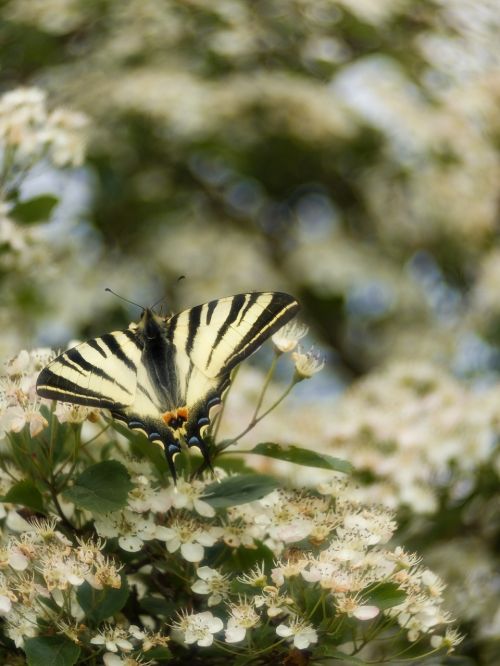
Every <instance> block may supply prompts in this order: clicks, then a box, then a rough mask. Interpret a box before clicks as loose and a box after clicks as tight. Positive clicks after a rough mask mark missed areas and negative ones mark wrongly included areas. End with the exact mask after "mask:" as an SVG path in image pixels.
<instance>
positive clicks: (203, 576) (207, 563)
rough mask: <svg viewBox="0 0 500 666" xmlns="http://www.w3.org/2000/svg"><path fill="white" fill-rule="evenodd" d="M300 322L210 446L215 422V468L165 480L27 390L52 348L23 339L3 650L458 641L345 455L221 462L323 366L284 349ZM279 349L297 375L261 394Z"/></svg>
mask: <svg viewBox="0 0 500 666" xmlns="http://www.w3.org/2000/svg"><path fill="white" fill-rule="evenodd" d="M304 332H305V331H304V330H302V329H301V328H297V327H295V328H294V327H288V328H286V329H285V330H283V331H281V332H280V333H279V334H278V335H276V336H275V344H276V348H275V349H276V353H275V360H274V362H273V363H272V365H271V368H270V372H269V373H268V377H267V379H266V380H265V381H264V383H263V388H262V391H261V394H260V397H259V400H258V402H257V405H256V409H255V412H254V416H253V418H252V420H251V422H250V423H249V424H248V426H247V427H246V428H244V429H243V431H242V434H241V435H238V436H236V437H234V438H233V439H232V440H223V441H220V442H219V441H217V437H216V431H213V432H212V437H213V439H212V443H211V450H212V456H213V462H214V465H215V469H214V473H213V475H212V473H208V472H206V471H205V472H203V471H201V470H199V471H198V473H194V474H193V473H191V472H190V470H189V468H190V465H189V464H188V463H189V462H190V461H189V458H185V459H184V460H183V461H182V464H179V469H180V470H181V475H180V478H179V479H178V482H177V485H174V483H173V481H172V479H171V478H169V477H168V474H167V463H166V460H165V459H164V458H163V457H162V454H161V453H160V451H159V449H157V448H156V447H155V445H154V444H151V443H150V442H148V441H147V440H146V439H145V438H143V437H142V436H141V435H136V434H133V433H132V432H131V431H128V430H127V429H125V428H122V427H120V428H119V430H120V432H119V433H118V432H116V431H115V430H114V429H113V428H114V426H113V424H112V422H111V421H110V420H109V418H108V417H107V416H106V415H105V414H100V413H97V412H96V411H94V410H90V409H88V408H80V407H76V406H66V405H62V404H51V403H50V401H46V400H42V399H40V398H38V397H37V396H36V393H35V382H36V377H37V375H38V372H39V370H40V369H41V367H42V366H43V365H45V363H46V362H47V361H48V360H49V359H50V358H51V356H52V353H51V352H50V351H48V350H44V349H40V350H35V351H33V352H27V351H23V352H21V353H19V354H18V355H17V356H16V357H15V358H14V359H12V360H11V361H9V362H8V363H7V364H6V365H5V367H4V369H3V374H2V377H1V395H0V400H1V402H0V426H1V432H2V449H1V455H0V487H1V494H2V495H1V496H2V505H1V506H2V533H1V543H0V614H1V616H2V631H3V641H2V646H3V647H2V650H3V652H2V654H3V656H4V659H11V658H15V655H21V654H23V653H24V654H25V655H26V658H27V660H28V663H29V664H31V665H33V666H38V665H40V666H41V665H42V664H44V663H45V662H46V661H47V660H48V659H50V660H55V659H57V660H58V661H57V663H58V664H60V665H61V666H72V665H73V664H83V663H85V664H88V663H91V664H98V663H104V664H106V666H116V665H118V664H124V665H125V664H126V665H127V666H131V665H132V664H140V663H168V662H169V661H172V662H173V663H179V661H180V662H185V661H187V660H191V659H197V658H198V657H199V658H200V659H202V660H203V662H204V663H206V664H218V663H221V661H222V660H225V659H226V660H227V658H228V656H230V657H231V659H232V660H233V663H246V662H247V661H248V659H252V660H254V661H255V663H263V664H264V663H269V660H270V659H276V660H286V659H298V658H299V657H298V656H293V655H295V654H296V653H297V654H298V653H301V654H302V655H303V659H304V660H305V662H304V663H311V664H314V663H318V664H319V663H322V662H323V661H324V660H325V659H330V658H331V659H339V658H343V659H344V658H345V659H346V660H348V659H351V658H361V659H363V658H366V657H368V656H370V657H371V658H373V657H378V658H382V660H383V661H385V662H386V663H390V662H391V659H392V656H393V655H394V656H396V655H397V654H398V653H399V651H400V650H402V649H405V648H404V646H405V645H406V646H407V648H406V649H408V650H410V651H411V654H412V655H415V658H417V656H418V658H421V657H422V656H423V655H428V654H431V655H432V654H436V653H443V652H446V651H450V650H452V649H453V648H454V647H455V645H456V644H458V643H459V642H460V640H461V639H460V636H459V635H458V634H457V632H456V631H455V629H453V627H452V626H451V625H450V617H449V615H448V613H447V612H446V611H445V610H444V609H443V589H444V585H443V583H442V581H441V580H440V579H439V578H438V577H437V576H436V575H435V574H434V573H433V572H432V571H431V570H429V569H428V568H427V567H425V566H424V565H423V564H422V563H421V561H420V559H419V557H418V556H417V555H415V554H411V553H409V552H407V551H406V550H405V549H404V548H403V547H401V546H394V545H391V544H390V540H391V537H392V536H393V534H394V531H395V529H396V523H395V521H394V516H393V515H392V513H391V512H390V511H388V510H386V509H384V508H382V507H381V506H376V505H369V504H363V503H360V502H359V501H358V500H357V499H356V498H355V488H354V487H353V486H352V482H350V481H349V479H348V477H347V476H346V475H345V473H347V472H348V471H349V469H350V467H349V465H348V463H346V462H344V461H341V460H339V459H336V458H332V457H331V456H327V455H324V454H320V453H316V454H315V453H313V452H312V451H308V450H306V449H301V448H299V447H288V448H286V449H281V448H280V447H279V445H277V444H270V443H263V444H259V445H257V446H256V447H254V449H252V453H254V454H257V453H258V454H259V455H261V456H270V457H271V458H278V459H279V458H283V459H285V460H291V461H293V462H295V463H296V464H299V465H301V464H302V465H307V466H308V467H309V469H310V471H311V472H312V471H313V470H314V468H316V469H321V468H323V469H329V470H331V471H332V473H334V474H335V480H334V481H331V482H330V483H328V484H321V483H320V484H318V485H317V486H316V487H315V488H311V489H308V490H306V489H303V488H302V489H301V488H294V487H292V486H290V485H289V484H287V483H286V481H285V479H280V478H279V477H277V476H269V475H264V474H259V473H256V472H255V471H252V469H251V468H249V467H248V468H247V467H245V470H244V471H241V472H236V471H235V470H236V468H237V465H236V462H235V461H234V459H233V461H232V463H230V464H225V462H224V461H225V459H226V457H227V453H228V452H229V451H230V447H231V445H232V444H234V443H235V442H236V441H238V440H239V439H240V438H241V437H242V436H243V434H245V433H246V432H248V431H249V430H251V429H252V428H253V427H254V426H255V424H257V423H258V422H259V421H260V420H261V419H262V418H264V417H265V416H266V414H268V413H269V412H270V411H271V410H273V409H274V407H275V406H276V405H277V404H279V403H280V402H281V400H282V399H283V398H284V397H285V396H286V395H287V394H288V393H289V391H290V390H291V388H292V387H293V386H294V385H295V384H297V383H298V382H300V381H302V380H303V379H305V378H308V377H311V376H312V374H314V373H315V372H317V371H319V370H320V369H321V367H322V365H323V361H322V360H321V359H320V358H319V356H318V354H317V353H315V352H314V353H309V354H303V353H302V352H300V351H298V352H296V351H293V349H294V348H296V345H297V342H298V339H299V338H300V337H302V336H303V334H304ZM283 349H286V350H287V351H288V352H291V353H292V354H293V358H294V362H295V370H294V373H293V376H292V379H291V383H290V385H289V387H288V388H286V389H285V390H284V392H283V394H282V397H281V398H280V399H278V400H277V401H275V402H274V403H273V404H271V405H269V406H267V401H266V392H267V388H268V385H269V381H270V377H271V375H272V373H273V371H274V368H275V367H276V364H277V362H278V359H279V358H280V357H281V355H282V354H283V351H282V350H283ZM124 435H125V436H124ZM182 455H185V454H182ZM240 457H241V454H240ZM231 458H232V456H231ZM197 464H199V463H197ZM238 464H240V465H241V464H243V461H242V460H241V461H240V462H239V463H238ZM342 473H344V474H342ZM381 645H383V646H384V647H383V648H382V647H381ZM382 655H383V657H382Z"/></svg>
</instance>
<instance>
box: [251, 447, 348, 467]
mask: <svg viewBox="0 0 500 666" xmlns="http://www.w3.org/2000/svg"><path fill="white" fill-rule="evenodd" d="M251 453H258V454H259V455H261V456H267V457H268V458H277V459H278V460H286V461H287V462H291V463H295V464H296V465H303V466H304V467H320V468H321V469H330V470H333V471H335V472H342V473H343V474H350V473H351V472H352V470H353V467H352V465H351V463H350V462H348V461H347V460H342V459H340V458H334V457H333V456H329V455H327V454H326V453H317V452H316V451H311V450H310V449H303V448H301V447H300V446H294V445H293V444H288V445H285V444H275V443H273V442H263V443H261V444H257V446H254V448H253V449H252V450H251Z"/></svg>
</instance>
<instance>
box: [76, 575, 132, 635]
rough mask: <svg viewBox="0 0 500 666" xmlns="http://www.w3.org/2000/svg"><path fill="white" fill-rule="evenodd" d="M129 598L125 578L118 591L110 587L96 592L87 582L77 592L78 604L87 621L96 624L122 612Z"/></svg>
mask: <svg viewBox="0 0 500 666" xmlns="http://www.w3.org/2000/svg"><path fill="white" fill-rule="evenodd" d="M128 596H129V589H128V585H127V580H126V579H125V578H124V577H122V585H121V587H120V588H118V589H115V588H109V587H108V588H104V589H103V590H96V589H94V588H93V587H92V586H91V585H89V583H87V582H85V583H83V585H80V587H79V588H78V590H77V592H76V598H77V599H78V603H79V604H80V606H81V607H82V609H83V611H84V613H85V615H86V617H87V619H88V620H90V621H91V622H95V623H96V624H99V622H102V621H103V620H106V619H107V618H108V617H111V616H112V615H114V614H115V613H117V612H118V611H120V610H121V609H122V608H123V607H124V606H125V604H126V603H127V599H128Z"/></svg>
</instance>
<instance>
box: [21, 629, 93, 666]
mask: <svg viewBox="0 0 500 666" xmlns="http://www.w3.org/2000/svg"><path fill="white" fill-rule="evenodd" d="M24 651H25V652H26V657H27V658H28V665H29V666H47V664H50V666H73V664H76V662H77V661H78V657H79V656H80V648H79V647H78V645H75V644H74V643H72V642H71V641H69V640H68V639H67V638H65V637H64V636H36V637H35V638H25V639H24Z"/></svg>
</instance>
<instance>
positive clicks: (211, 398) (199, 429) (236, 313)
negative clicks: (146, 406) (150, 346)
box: [168, 292, 299, 451]
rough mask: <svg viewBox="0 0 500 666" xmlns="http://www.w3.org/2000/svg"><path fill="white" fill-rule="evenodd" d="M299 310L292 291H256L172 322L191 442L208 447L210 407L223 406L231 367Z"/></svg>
mask: <svg viewBox="0 0 500 666" xmlns="http://www.w3.org/2000/svg"><path fill="white" fill-rule="evenodd" d="M298 310H299V304H298V303H297V301H296V300H295V299H294V298H293V297H292V296H289V295H288V294H284V293H280V292H251V293H248V294H237V295H235V296H230V297H228V298H221V299H219V300H214V301H210V302H209V303H204V304H203V305H198V306H196V307H194V308H191V309H190V310H185V311H184V312H180V313H179V314H178V315H175V316H174V317H172V318H171V319H170V320H169V322H168V336H169V338H170V339H171V340H172V341H173V344H174V347H175V349H176V356H175V359H176V366H177V377H178V382H179V386H180V392H181V394H182V396H183V402H184V405H186V406H187V407H188V419H187V423H186V426H185V429H186V440H187V442H188V444H189V445H190V446H199V447H200V448H202V451H203V445H202V442H203V435H202V433H203V432H204V430H205V428H206V427H207V426H208V425H209V424H210V411H211V409H212V408H213V407H215V406H217V405H218V404H220V402H221V399H222V394H223V392H224V391H225V390H226V389H227V388H228V386H229V384H230V373H231V370H232V369H233V368H234V367H235V366H236V365H237V364H238V363H240V362H241V361H243V360H244V359H245V358H247V357H248V356H250V354H252V353H253V352H255V351H256V350H257V349H258V348H259V347H260V346H261V345H262V343H263V342H265V340H267V338H269V337H270V336H271V335H273V334H274V333H275V332H276V331H277V330H278V329H279V328H281V327H282V326H283V325H284V324H286V322H287V321H289V320H290V319H292V317H294V316H295V315H296V314H297V312H298ZM200 443H201V444H200Z"/></svg>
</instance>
